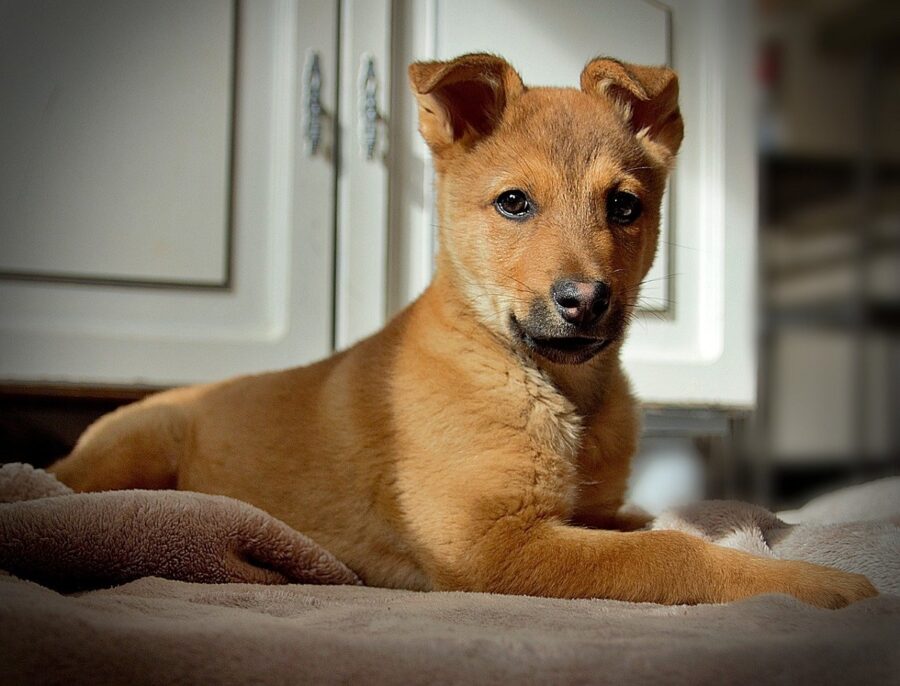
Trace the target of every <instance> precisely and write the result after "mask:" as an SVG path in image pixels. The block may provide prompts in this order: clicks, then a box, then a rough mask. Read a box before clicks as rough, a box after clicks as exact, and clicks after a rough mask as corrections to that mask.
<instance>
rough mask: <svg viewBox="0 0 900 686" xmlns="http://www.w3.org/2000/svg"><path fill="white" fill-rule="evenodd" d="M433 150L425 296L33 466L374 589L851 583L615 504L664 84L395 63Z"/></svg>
mask: <svg viewBox="0 0 900 686" xmlns="http://www.w3.org/2000/svg"><path fill="white" fill-rule="evenodd" d="M409 77H410V82H411V85H412V89H413V91H414V93H415V96H416V98H417V101H418V107H419V128H420V131H421V134H422V136H423V137H424V138H425V141H426V142H427V143H428V145H429V147H430V148H431V151H432V153H433V156H434V163H435V169H436V171H437V197H438V212H439V217H440V245H441V248H440V254H439V255H438V257H437V268H436V274H435V277H434V281H433V283H432V284H431V285H430V286H429V287H428V289H427V290H426V291H425V293H424V294H423V295H422V296H421V297H420V298H419V299H418V300H417V301H416V302H414V303H413V304H412V305H410V306H409V307H408V308H406V309H405V310H404V311H403V312H401V313H400V314H399V315H398V316H397V317H396V318H394V320H393V321H391V322H390V323H389V324H388V325H387V326H386V327H385V328H384V329H383V330H382V331H381V332H379V333H378V334H376V335H374V336H372V337H371V338H369V339H367V340H364V341H362V342H361V343H359V344H357V345H356V346H354V347H353V348H351V349H350V350H347V351H345V352H342V353H339V354H337V355H334V356H333V357H331V358H329V359H326V360H324V361H321V362H318V363H316V364H313V365H311V366H308V367H303V368H298V369H291V370H287V371H282V372H275V373H269V374H262V375H257V376H247V377H241V378H237V379H233V380H230V381H225V382H222V383H216V384H210V385H202V386H193V387H188V388H180V389H175V390H171V391H167V392H164V393H160V394H158V395H154V396H151V397H149V398H147V399H146V400H144V401H142V402H139V403H136V404H134V405H131V406H129V407H125V408H123V409H120V410H118V411H116V412H114V413H112V414H110V415H107V416H106V417H103V418H101V419H100V420H99V421H98V422H96V423H95V424H94V425H93V426H91V427H90V428H89V429H88V430H87V431H86V432H85V434H84V435H83V436H82V438H81V439H80V440H79V442H78V444H77V445H76V447H75V449H74V451H73V452H72V454H71V455H70V456H69V457H67V458H65V459H64V460H62V461H61V462H59V463H58V464H56V465H55V466H54V467H53V471H54V472H55V473H56V474H57V475H58V477H59V478H60V479H61V480H62V481H63V482H65V483H67V484H69V485H70V486H72V487H73V488H75V489H76V490H100V489H116V488H173V487H177V488H180V489H189V490H194V491H204V492H207V493H219V494H225V495H229V496H232V497H235V498H239V499H241V500H244V501H247V502H250V503H253V504H254V505H257V506H259V507H261V508H263V509H265V510H267V511H268V512H270V513H271V514H273V515H274V516H276V517H278V518H280V519H282V520H283V521H285V522H287V523H288V524H290V525H291V526H293V527H294V528H296V529H297V530H299V531H302V532H303V533H305V534H308V535H309V536H311V537H312V538H313V539H314V540H316V541H317V542H319V543H321V544H322V545H324V546H325V547H326V548H328V549H329V550H330V551H332V552H333V553H334V554H336V555H337V556H338V557H339V558H340V559H341V560H343V561H344V562H345V563H346V564H347V565H348V566H350V567H351V568H352V569H353V570H354V571H356V572H357V573H358V574H359V576H360V577H361V578H362V579H363V580H364V581H365V582H366V583H368V584H372V585H377V586H387V587H395V588H407V589H417V590H429V589H442V590H451V589H453V590H468V591H489V592H496V593H514V594H525V595H539V596H554V597H562V598H615V599H620V600H629V601H649V602H658V603H706V602H725V601H731V600H736V599H739V598H745V597H747V596H751V595H754V594H758V593H789V594H792V595H794V596H796V597H798V598H801V599H802V600H805V601H807V602H809V603H813V604H815V605H819V606H823V607H832V608H833V607H840V606H843V605H845V604H847V603H850V602H853V601H855V600H859V599H861V598H865V597H868V596H872V595H875V593H876V592H875V590H874V589H873V587H872V586H871V584H870V583H869V582H868V581H867V580H866V579H865V577H862V576H859V575H855V574H847V573H844V572H840V571H837V570H834V569H829V568H825V567H819V566H815V565H811V564H806V563H802V562H788V561H779V560H772V559H763V558H758V557H752V556H750V555H747V554H743V553H740V552H737V551H734V550H730V549H726V548H721V547H717V546H714V545H710V544H708V543H706V542H704V541H702V540H700V539H698V538H694V537H691V536H688V535H685V534H682V533H678V532H670V531H627V530H628V529H637V528H639V527H640V526H641V525H642V524H643V522H642V521H636V520H635V519H634V518H629V517H625V516H624V515H623V514H622V513H621V512H620V508H621V506H622V504H623V494H624V491H625V486H626V479H627V476H628V470H629V461H630V459H631V456H632V455H633V453H634V452H635V447H636V443H637V437H638V410H637V405H636V403H635V400H634V398H633V397H632V395H631V392H630V390H629V385H628V381H627V379H626V377H625V375H624V373H623V372H622V368H621V365H620V362H619V350H620V347H621V345H622V339H623V336H624V335H625V331H626V329H627V325H628V321H629V319H630V317H631V316H632V314H633V312H634V307H635V300H636V298H637V295H638V289H639V286H640V284H641V280H642V279H643V278H644V276H645V275H646V273H647V270H648V269H649V268H650V265H651V263H652V261H653V258H654V254H655V252H656V245H657V237H658V231H659V229H658V224H659V212H660V199H661V197H662V193H663V187H664V185H665V182H666V176H667V174H668V171H669V169H670V167H671V166H672V163H673V160H674V158H675V155H676V153H677V151H678V147H679V145H680V143H681V139H682V133H683V127H682V120H681V116H680V114H679V109H678V101H677V98H678V84H677V79H676V75H675V74H674V73H673V72H672V71H671V70H669V69H666V68H662V67H644V66H636V65H630V64H623V63H621V62H617V61H615V60H612V59H595V60H593V61H591V62H590V63H589V64H588V65H587V66H586V67H585V68H584V71H583V72H582V74H581V88H580V90H576V89H566V88H526V87H525V86H524V85H523V83H522V80H521V78H520V77H519V75H518V74H517V73H516V71H515V70H514V69H513V68H512V67H511V66H510V65H509V64H508V63H507V62H505V61H504V60H503V59H501V58H499V57H495V56H493V55H487V54H473V55H466V56H463V57H460V58H458V59H455V60H452V61H449V62H420V63H416V64H413V65H412V66H411V67H410V68H409Z"/></svg>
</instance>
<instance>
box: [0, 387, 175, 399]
mask: <svg viewBox="0 0 900 686" xmlns="http://www.w3.org/2000/svg"><path fill="white" fill-rule="evenodd" d="M161 390H165V389H164V388H163V387H157V386H124V385H123V386H115V385H110V386H83V385H80V384H65V383H56V384H43V383H40V384H38V383H36V384H23V383H4V382H0V399H7V398H53V399H71V400H102V401H114V402H134V401H136V400H141V399H142V398H145V397H147V396H148V395H150V394H152V393H156V392H157V391H161Z"/></svg>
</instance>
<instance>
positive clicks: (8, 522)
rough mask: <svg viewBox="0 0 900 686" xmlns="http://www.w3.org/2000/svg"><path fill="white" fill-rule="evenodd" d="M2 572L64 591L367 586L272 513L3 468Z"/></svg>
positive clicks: (220, 500) (196, 496)
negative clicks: (84, 488) (141, 584)
mask: <svg viewBox="0 0 900 686" xmlns="http://www.w3.org/2000/svg"><path fill="white" fill-rule="evenodd" d="M0 569H4V570H6V571H7V572H10V573H12V574H14V575H16V576H20V577H22V578H26V579H31V580H34V581H37V582H38V583H40V584H43V585H45V586H48V587H49V588H53V589H56V590H60V591H80V590H86V589H93V588H103V587H107V586H113V585H116V584H123V583H126V582H129V581H133V580H134V579H139V578H141V577H144V576H158V577H164V578H166V579H174V580H180V581H195V582H202V583H227V582H247V583H258V584H284V583H289V582H292V583H321V584H354V583H359V580H358V578H357V577H356V575H355V574H354V573H353V572H351V571H350V570H349V569H348V568H347V567H346V566H345V565H344V564H342V563H341V562H339V561H338V560H337V559H336V558H335V557H334V556H333V555H331V553H329V552H328V551H326V550H325V549H323V548H322V547H321V546H319V545H317V544H316V543H315V542H313V541H312V540H310V539H309V538H308V537H306V536H304V535H303V534H300V533H298V532H297V531H294V530H293V529H291V528H290V527H289V526H287V525H286V524H284V523H282V522H281V521H279V520H277V519H275V518H274V517H271V516H270V515H268V514H266V513H265V512H263V511H262V510H260V509H258V508H255V507H253V506H251V505H248V504H247V503H243V502H240V501H237V500H234V499H232V498H226V497H224V496H210V495H204V494H201V493H191V492H186V491H137V490H135V491H108V492H104V493H80V494H75V493H72V491H71V490H70V489H68V488H67V487H66V486H64V485H62V484H61V483H59V482H58V481H57V480H56V479H55V478H54V477H53V476H52V475H51V474H48V473H47V472H44V471H43V470H36V469H33V468H31V467H30V466H28V465H22V464H7V465H4V466H2V467H0Z"/></svg>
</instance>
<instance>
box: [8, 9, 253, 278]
mask: <svg viewBox="0 0 900 686" xmlns="http://www.w3.org/2000/svg"><path fill="white" fill-rule="evenodd" d="M234 12H235V6H234V2H232V1H231V0H194V1H192V2H187V3H185V2H180V1H179V0H154V1H152V2H148V1H147V0H80V1H79V2H77V3H74V2H73V3H60V2H48V1H46V0H37V1H35V0H13V1H12V2H6V3H4V7H3V15H2V17H3V20H2V22H0V64H2V65H4V66H3V68H2V69H0V93H6V94H15V97H9V98H6V99H5V100H4V103H3V107H0V149H2V150H3V156H2V157H0V206H2V207H3V212H2V214H0V272H5V273H6V274H16V275H21V276H30V277H32V278H41V277H47V278H69V279H76V280H82V281H86V280H94V281H97V280H119V281H124V282H154V283H155V282H166V283H169V282H172V283H183V284H198V285H201V284H202V285H209V286H216V285H218V286H224V285H225V284H226V282H227V280H228V270H227V268H228V262H229V260H228V254H227V251H228V233H229V230H230V227H229V220H230V217H229V206H230V203H229V194H230V190H231V189H230V182H231V178H230V177H231V174H230V158H231V121H232V112H231V105H232V91H233V74H232V71H233V69H232V67H233V54H234V51H233V45H232V42H233V33H234V31H233V25H234Z"/></svg>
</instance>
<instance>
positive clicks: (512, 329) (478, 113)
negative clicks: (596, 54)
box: [409, 54, 683, 364]
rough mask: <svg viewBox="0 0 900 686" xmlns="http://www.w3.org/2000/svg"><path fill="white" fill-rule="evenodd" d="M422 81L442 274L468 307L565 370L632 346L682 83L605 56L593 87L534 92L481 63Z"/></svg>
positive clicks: (429, 68)
mask: <svg viewBox="0 0 900 686" xmlns="http://www.w3.org/2000/svg"><path fill="white" fill-rule="evenodd" d="M409 77H410V82H411V85H412V89H413V92H414V93H415V96H416V98H417V100H418V106H419V130H420V132H421V133H422V136H423V137H424V138H425V141H426V142H427V143H428V145H429V147H430V148H431V150H432V153H433V156H434V160H435V169H436V171H437V174H438V212H439V217H440V226H441V229H440V231H441V257H440V262H441V269H445V270H446V271H447V272H449V276H448V278H451V279H453V280H455V282H456V284H455V285H456V287H457V290H459V291H460V292H462V293H464V294H465V298H466V303H467V306H468V307H469V308H470V309H471V311H472V312H474V313H475V315H476V316H477V317H478V318H479V319H480V320H481V321H482V322H483V323H484V324H485V325H487V326H488V327H490V328H491V329H492V330H494V331H495V332H497V333H499V334H500V335H502V336H505V337H508V338H510V339H511V340H512V341H513V342H514V344H515V345H521V346H525V347H527V348H529V349H531V350H533V351H534V352H536V353H538V354H539V355H541V356H543V357H545V358H548V359H550V360H551V361H554V362H559V363H569V364H577V363H582V362H585V361H587V360H589V359H591V358H592V357H594V356H595V355H597V354H598V353H599V352H601V351H602V350H603V349H605V348H606V347H607V346H609V345H610V344H614V343H617V342H618V341H620V340H621V338H622V336H623V335H624V332H625V329H626V326H627V322H628V320H629V318H630V315H631V313H632V311H633V309H634V306H635V301H636V299H637V297H638V290H639V288H640V284H641V281H642V279H643V278H644V276H645V275H646V273H647V270H648V269H649V268H650V265H651V264H652V262H653V257H654V255H655V253H656V245H657V238H658V234H659V212H660V202H661V199H662V194H663V188H664V186H665V181H666V176H667V174H668V171H669V169H670V167H671V165H672V162H673V160H674V157H675V154H676V153H677V151H678V147H679V145H680V143H681V139H682V135H683V125H682V121H681V115H680V114H679V111H678V81H677V78H676V76H675V73H674V72H673V71H671V70H670V69H667V68H665V67H643V66H636V65H630V64H623V63H621V62H617V61H615V60H612V59H603V58H600V59H595V60H593V61H591V62H590V63H588V65H587V66H586V67H585V68H584V71H583V72H582V73H581V90H576V89H569V88H526V87H525V86H524V85H523V84H522V80H521V78H520V77H519V75H518V74H517V73H516V71H515V70H514V69H513V68H512V67H511V66H510V65H509V64H508V63H507V62H506V61H504V60H503V59H501V58H499V57H495V56H493V55H487V54H475V55H465V56H463V57H459V58H457V59H455V60H452V61H449V62H419V63H415V64H412V65H411V66H410V68H409Z"/></svg>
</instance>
